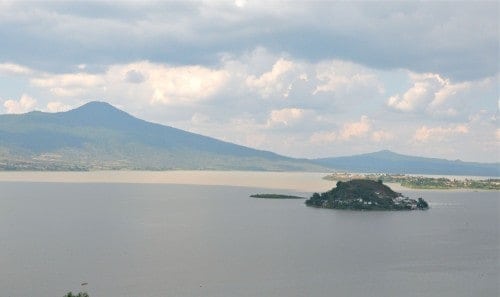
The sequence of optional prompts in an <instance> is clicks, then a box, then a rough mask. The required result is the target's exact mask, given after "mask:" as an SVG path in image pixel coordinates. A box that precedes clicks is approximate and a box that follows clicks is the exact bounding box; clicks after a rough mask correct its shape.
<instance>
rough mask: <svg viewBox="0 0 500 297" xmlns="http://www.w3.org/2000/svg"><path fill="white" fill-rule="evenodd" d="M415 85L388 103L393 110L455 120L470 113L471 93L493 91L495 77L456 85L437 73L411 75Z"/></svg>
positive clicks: (412, 82)
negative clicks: (468, 109)
mask: <svg viewBox="0 0 500 297" xmlns="http://www.w3.org/2000/svg"><path fill="white" fill-rule="evenodd" d="M409 78H410V80H411V84H412V86H411V87H410V88H408V89H407V90H406V91H405V92H404V93H398V94H395V95H393V96H391V97H389V99H388V100H387V106H388V107H390V108H391V109H394V110H398V111H401V112H405V113H422V112H425V113H427V114H429V115H432V116H438V117H439V116H444V117H454V116H458V115H461V114H463V113H467V108H468V107H470V102H471V99H472V98H470V96H471V94H474V93H475V94H476V96H477V94H482V93H485V92H491V90H492V89H493V86H492V81H494V79H493V78H486V79H484V80H479V81H465V82H460V83H453V82H452V81H451V80H450V79H448V78H444V77H442V76H441V75H439V74H435V73H410V74H409Z"/></svg>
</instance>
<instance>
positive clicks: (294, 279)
mask: <svg viewBox="0 0 500 297" xmlns="http://www.w3.org/2000/svg"><path fill="white" fill-rule="evenodd" d="M239 174H240V175H241V176H240V177H238V178H241V177H242V176H244V174H243V173H239ZM28 175H29V174H28ZM237 175H238V174H237ZM285 175H286V173H285ZM258 176H261V175H258V174H254V173H250V174H249V175H248V176H247V178H248V179H251V178H252V177H253V178H258ZM272 176H276V179H277V180H280V178H282V174H281V175H280V174H273V173H268V174H267V178H266V179H265V180H266V182H265V183H264V182H263V185H262V186H261V187H248V186H247V187H242V186H228V185H222V186H221V185H192V184H182V185H177V184H171V183H166V184H165V183H164V184H152V183H130V181H127V182H123V183H122V182H120V183H115V182H116V180H115V182H113V183H98V182H89V181H85V180H83V181H82V180H80V181H79V182H76V181H71V180H65V182H62V181H61V180H56V181H54V180H52V182H46V181H44V182H41V181H40V180H39V181H33V178H28V177H27V178H26V180H30V181H24V182H20V181H12V180H9V181H6V180H5V179H6V178H5V177H4V181H1V182H0V296H2V297H4V296H5V297H26V296H37V297H59V296H62V295H64V294H65V293H66V292H68V291H70V290H71V291H73V292H78V291H87V292H88V293H89V294H90V296H91V297H101V296H104V297H108V296H120V297H127V296H129V297H159V296H176V297H177V296H179V297H182V296H189V297H191V296H193V297H194V296H200V297H202V296H203V297H212V296H213V297H216V296H217V297H224V296H227V297H234V296H242V297H245V296H248V297H250V296H252V297H254V296H270V297H273V296H287V297H288V296H310V297H315V296H384V297H386V296H453V297H456V296H499V295H500V294H499V293H500V287H499V285H498V283H499V279H500V272H499V267H500V239H499V238H500V237H499V235H500V234H499V226H500V221H499V220H500V219H499V217H500V207H499V206H500V203H499V202H500V197H499V193H498V192H484V191H482V192H473V191H463V192H460V191H414V190H403V193H404V194H406V195H408V196H410V197H413V198H417V197H424V198H425V199H426V200H428V201H429V202H430V206H431V209H430V210H428V211H413V212H355V211H337V210H328V209H315V208H308V207H305V206H304V203H303V201H302V200H268V199H254V198H249V197H248V196H249V195H250V194H255V193H264V192H273V193H289V194H295V195H305V196H308V195H310V194H311V191H310V190H309V187H310V186H311V185H312V184H307V183H306V184H307V185H306V186H300V184H297V182H298V181H299V180H300V179H299V178H297V179H294V178H291V179H290V180H289V181H291V182H290V183H289V185H288V186H286V185H283V188H284V190H269V189H266V188H269V185H273V184H274V183H273V182H272ZM280 176H281V177H280ZM293 176H295V175H293ZM307 176H308V177H307ZM308 178H311V176H309V175H306V177H304V180H308ZM63 179H64V178H63ZM144 179H145V180H147V178H144ZM0 180H1V178H0ZM110 180H113V179H110ZM122 181H123V180H122ZM182 183H184V182H182ZM241 183H243V182H239V183H238V182H235V184H241ZM277 183H278V182H277ZM311 183H314V181H312V178H311ZM318 183H320V184H319V185H321V186H322V187H323V186H324V184H323V183H324V182H323V181H319V182H318ZM274 185H276V184H274ZM274 188H275V187H274ZM83 282H87V283H88V285H86V286H83V287H82V286H81V283H83Z"/></svg>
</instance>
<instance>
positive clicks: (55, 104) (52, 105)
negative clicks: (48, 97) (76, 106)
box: [45, 101, 71, 112]
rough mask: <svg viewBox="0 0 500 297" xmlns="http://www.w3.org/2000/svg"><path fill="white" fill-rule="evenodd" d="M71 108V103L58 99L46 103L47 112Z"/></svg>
mask: <svg viewBox="0 0 500 297" xmlns="http://www.w3.org/2000/svg"><path fill="white" fill-rule="evenodd" d="M70 109H71V105H68V104H64V103H62V102H60V101H51V102H49V103H47V107H46V109H45V110H46V111H48V112H63V111H67V110H70Z"/></svg>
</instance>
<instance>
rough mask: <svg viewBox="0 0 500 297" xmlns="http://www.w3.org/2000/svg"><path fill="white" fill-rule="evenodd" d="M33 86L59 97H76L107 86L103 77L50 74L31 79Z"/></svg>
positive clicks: (83, 74)
mask: <svg viewBox="0 0 500 297" xmlns="http://www.w3.org/2000/svg"><path fill="white" fill-rule="evenodd" d="M31 84H32V85H34V86H36V87H40V88H44V89H48V90H49V91H50V92H51V93H52V94H53V95H55V96H58V97H75V96H79V95H83V94H85V93H86V92H87V91H88V90H93V89H95V88H101V87H103V86H104V84H105V80H104V78H103V77H102V75H99V74H89V73H84V72H80V73H66V74H49V73H46V74H44V75H42V76H41V77H35V78H33V79H31Z"/></svg>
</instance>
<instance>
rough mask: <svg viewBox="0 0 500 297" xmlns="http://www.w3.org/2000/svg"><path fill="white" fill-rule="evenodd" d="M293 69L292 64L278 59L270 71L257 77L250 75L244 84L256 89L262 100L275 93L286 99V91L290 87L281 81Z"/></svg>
mask: <svg viewBox="0 0 500 297" xmlns="http://www.w3.org/2000/svg"><path fill="white" fill-rule="evenodd" d="M293 67H294V63H293V62H291V61H288V60H285V59H284V58H280V59H279V60H278V61H276V63H275V64H274V65H273V67H272V69H271V71H269V72H266V73H263V74H262V75H261V76H259V77H256V76H255V75H250V76H249V77H248V78H247V79H246V84H247V86H248V87H250V88H253V89H256V90H257V91H258V92H259V93H260V94H261V96H262V97H264V98H267V97H269V96H270V95H273V94H276V93H278V94H281V95H282V96H283V97H287V90H288V88H289V86H290V85H289V84H287V83H286V82H285V81H283V80H282V78H283V76H284V75H285V74H286V73H287V72H289V71H290V70H292V69H293Z"/></svg>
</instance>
